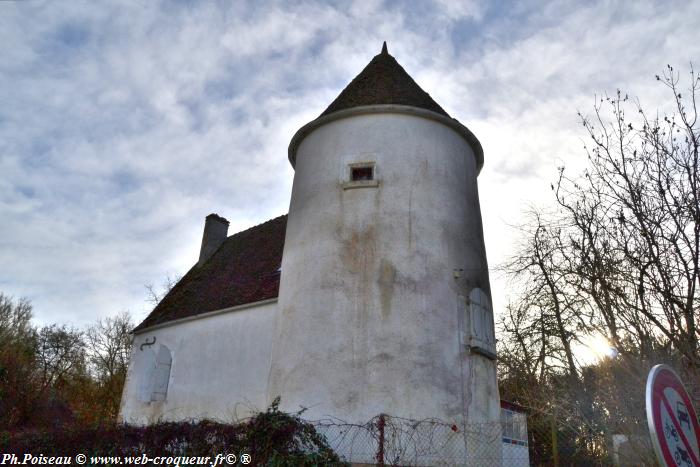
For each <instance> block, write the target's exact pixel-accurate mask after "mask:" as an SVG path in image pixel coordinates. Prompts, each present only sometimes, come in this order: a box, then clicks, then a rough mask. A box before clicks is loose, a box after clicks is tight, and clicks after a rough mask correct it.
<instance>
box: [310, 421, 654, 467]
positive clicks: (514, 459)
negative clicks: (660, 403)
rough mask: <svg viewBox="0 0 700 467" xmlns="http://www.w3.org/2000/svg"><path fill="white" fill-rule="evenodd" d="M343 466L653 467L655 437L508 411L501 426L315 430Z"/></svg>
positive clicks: (426, 424) (333, 426)
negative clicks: (346, 464)
mask: <svg viewBox="0 0 700 467" xmlns="http://www.w3.org/2000/svg"><path fill="white" fill-rule="evenodd" d="M312 423H313V424H314V426H315V427H316V430H317V431H318V432H319V433H320V434H322V435H323V436H324V437H325V438H326V440H327V441H328V444H329V445H330V447H331V448H332V449H333V450H334V451H335V452H336V453H337V454H338V455H339V456H340V457H341V459H343V460H345V461H347V462H351V463H353V464H371V465H400V466H440V465H464V466H470V467H471V466H475V467H476V466H489V467H490V466H503V467H528V466H556V467H558V466H561V467H564V466H567V467H569V466H587V467H588V466H600V467H603V466H654V465H656V464H655V463H654V460H653V458H654V455H653V452H652V448H651V445H650V443H649V438H648V436H646V437H645V436H643V435H635V436H633V435H623V434H616V435H611V434H606V433H603V432H596V431H595V430H591V429H590V428H582V427H574V426H572V424H571V423H568V422H567V420H566V419H564V418H554V417H551V416H545V415H538V416H533V417H527V418H526V415H525V414H524V413H522V412H512V411H508V410H502V411H501V421H500V422H494V423H484V424H470V425H466V426H458V425H455V424H450V423H445V422H444V421H441V420H438V419H424V420H411V419H406V418H401V417H394V416H389V415H378V416H376V417H374V418H373V419H371V420H369V421H368V422H367V423H364V424H353V423H347V422H344V421H341V420H336V419H326V420H318V421H315V422H312Z"/></svg>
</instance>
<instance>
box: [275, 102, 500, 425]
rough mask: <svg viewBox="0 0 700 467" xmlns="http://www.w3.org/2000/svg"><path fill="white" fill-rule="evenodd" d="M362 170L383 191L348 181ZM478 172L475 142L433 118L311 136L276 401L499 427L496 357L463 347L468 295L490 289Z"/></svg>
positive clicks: (361, 120)
mask: <svg viewBox="0 0 700 467" xmlns="http://www.w3.org/2000/svg"><path fill="white" fill-rule="evenodd" d="M362 162H371V163H374V167H375V176H376V181H377V183H376V184H375V186H365V187H361V188H354V187H351V186H350V185H351V184H350V185H349V184H348V181H349V173H350V169H349V167H350V164H354V163H362ZM476 177H477V168H476V159H475V156H474V153H473V151H472V148H471V147H470V146H469V144H468V143H467V142H466V141H465V139H464V138H463V137H462V136H460V135H459V134H458V133H457V132H456V131H455V130H454V129H453V128H450V127H449V126H448V125H445V124H443V123H441V122H440V121H437V120H435V119H431V118H423V117H420V116H416V115H410V114H402V113H366V114H359V115H354V116H349V117H347V118H341V119H337V120H334V121H330V122H328V123H325V124H323V125H321V126H320V127H318V128H316V129H314V130H313V131H311V132H310V133H309V134H308V135H307V136H306V137H305V138H304V139H303V141H302V142H301V144H300V145H299V147H298V150H297V152H296V166H295V177H294V184H293V189H292V198H291V203H290V210H289V218H288V224H287V232H286V239H285V248H284V255H283V260H282V276H281V285H280V294H279V299H278V300H279V302H278V305H279V310H278V314H277V318H276V325H275V330H274V334H273V344H272V366H271V372H270V385H269V387H268V397H267V400H268V402H269V401H271V400H272V399H274V398H275V397H277V396H278V395H280V396H282V407H283V408H285V409H288V410H295V409H298V408H299V406H304V407H307V408H308V411H307V416H308V417H310V418H321V417H323V416H326V415H331V416H334V417H338V418H342V419H345V420H348V421H367V420H369V419H370V418H371V417H373V416H375V415H377V414H379V413H382V412H383V413H389V414H394V415H400V416H403V417H408V418H415V419H423V418H428V417H435V418H440V419H442V420H445V421H449V420H454V421H455V422H460V423H463V422H465V421H466V422H467V423H477V422H483V421H497V420H498V414H499V397H498V389H497V384H496V373H495V363H494V361H493V360H490V359H488V358H486V357H484V356H481V355H475V354H471V353H470V352H468V351H467V349H466V347H465V344H464V341H463V337H464V335H463V332H464V329H465V326H468V324H469V323H468V314H467V309H468V303H467V297H468V295H469V291H470V290H471V289H473V288H475V287H479V288H481V289H482V290H484V291H486V293H487V294H488V293H490V292H489V291H490V288H489V280H488V266H487V261H486V254H485V248H484V241H483V233H482V225H481V214H480V209H479V198H478V189H477V182H476ZM368 185H369V184H368ZM457 271H460V272H457ZM491 325H492V324H491Z"/></svg>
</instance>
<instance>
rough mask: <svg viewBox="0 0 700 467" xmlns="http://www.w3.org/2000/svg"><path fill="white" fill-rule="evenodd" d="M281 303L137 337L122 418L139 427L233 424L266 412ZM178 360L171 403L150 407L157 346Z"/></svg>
mask: <svg viewBox="0 0 700 467" xmlns="http://www.w3.org/2000/svg"><path fill="white" fill-rule="evenodd" d="M276 310H277V303H275V302H272V303H267V304H264V305H258V306H253V307H249V308H244V309H238V310H234V311H228V312H224V313H220V314H215V315H212V316H207V317H204V318H199V319H193V320H187V321H184V322H181V323H177V324H173V325H168V326H164V327H156V328H155V329H154V330H153V331H149V330H148V329H147V330H145V331H144V332H142V333H139V334H137V335H136V336H135V337H134V346H133V349H132V354H131V361H130V363H129V371H128V373H127V378H126V383H125V386H124V393H123V394H122V405H121V410H120V419H121V420H123V421H125V422H129V423H135V424H146V423H153V422H155V421H158V420H182V419H200V418H208V419H214V420H220V421H225V422H231V421H233V420H234V419H238V418H241V417H246V416H248V415H250V413H251V409H252V410H264V409H265V408H267V405H266V389H267V378H268V373H269V369H270V345H271V338H272V328H273V323H274V316H275V313H276ZM154 337H155V338H156V343H155V344H154V345H153V346H152V347H154V348H156V347H158V346H159V345H165V346H167V347H168V349H169V350H170V352H171V355H172V366H171V371H170V382H169V385H168V392H167V397H166V399H165V401H163V402H144V401H143V400H142V399H143V397H141V395H140V393H139V391H141V388H142V387H143V383H144V378H145V377H147V375H146V372H145V371H144V369H145V368H144V366H145V360H146V359H147V355H148V351H149V350H150V347H148V346H146V347H144V349H143V350H141V348H140V347H141V344H143V343H144V342H152V341H153V338H154Z"/></svg>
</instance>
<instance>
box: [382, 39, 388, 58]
mask: <svg viewBox="0 0 700 467" xmlns="http://www.w3.org/2000/svg"><path fill="white" fill-rule="evenodd" d="M382 54H383V55H389V50H387V48H386V41H384V45H382Z"/></svg>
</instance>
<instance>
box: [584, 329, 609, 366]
mask: <svg viewBox="0 0 700 467" xmlns="http://www.w3.org/2000/svg"><path fill="white" fill-rule="evenodd" d="M575 352H576V354H577V355H578V357H579V360H580V361H581V363H583V364H584V365H590V364H593V363H596V362H598V361H600V360H603V359H605V358H615V357H616V356H617V349H615V347H613V345H612V344H611V343H610V341H608V339H606V338H605V336H603V335H602V334H595V335H591V336H587V337H584V338H583V339H581V344H579V345H578V346H577V348H576V350H575Z"/></svg>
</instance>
